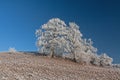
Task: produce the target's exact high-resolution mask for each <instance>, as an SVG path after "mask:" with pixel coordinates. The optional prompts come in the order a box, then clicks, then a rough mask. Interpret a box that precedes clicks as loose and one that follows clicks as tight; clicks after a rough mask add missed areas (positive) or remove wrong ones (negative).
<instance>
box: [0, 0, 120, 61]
mask: <svg viewBox="0 0 120 80" xmlns="http://www.w3.org/2000/svg"><path fill="white" fill-rule="evenodd" d="M56 17H58V18H60V19H62V20H64V21H65V22H69V21H73V22H76V23H77V24H78V25H79V26H80V30H81V32H82V33H83V35H84V37H86V38H92V40H93V41H94V46H95V47H97V48H98V53H101V52H105V53H107V54H108V55H110V56H111V57H113V58H114V60H115V62H116V63H117V62H118V61H119V62H120V1H119V0H0V51H6V50H8V48H9V47H15V48H16V49H17V50H20V51H23V50H24V51H35V50H37V48H36V46H35V41H36V37H35V34H34V33H35V30H36V29H38V28H39V27H40V26H41V25H42V24H44V23H46V22H47V21H48V20H49V19H51V18H56Z"/></svg>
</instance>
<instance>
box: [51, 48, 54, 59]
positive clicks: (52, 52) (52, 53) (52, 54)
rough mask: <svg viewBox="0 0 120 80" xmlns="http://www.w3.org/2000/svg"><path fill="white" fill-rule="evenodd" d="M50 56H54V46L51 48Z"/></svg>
mask: <svg viewBox="0 0 120 80" xmlns="http://www.w3.org/2000/svg"><path fill="white" fill-rule="evenodd" d="M50 57H51V58H53V57H54V48H53V47H52V48H51V53H50Z"/></svg>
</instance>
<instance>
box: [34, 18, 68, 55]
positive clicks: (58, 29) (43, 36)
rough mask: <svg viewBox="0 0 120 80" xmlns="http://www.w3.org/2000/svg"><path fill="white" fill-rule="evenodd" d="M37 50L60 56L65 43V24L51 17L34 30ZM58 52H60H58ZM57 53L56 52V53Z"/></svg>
mask: <svg viewBox="0 0 120 80" xmlns="http://www.w3.org/2000/svg"><path fill="white" fill-rule="evenodd" d="M36 35H37V37H38V40H37V46H38V47H39V51H40V52H42V53H45V54H49V53H50V56H51V57H53V56H54V55H57V56H62V53H64V46H65V43H66V40H65V38H64V37H65V36H66V35H67V33H66V24H65V23H64V22H63V21H61V20H60V19H58V18H55V19H51V20H49V22H48V23H47V24H44V25H42V28H41V29H38V30H36ZM59 52H60V53H59ZM57 53H58V54H57Z"/></svg>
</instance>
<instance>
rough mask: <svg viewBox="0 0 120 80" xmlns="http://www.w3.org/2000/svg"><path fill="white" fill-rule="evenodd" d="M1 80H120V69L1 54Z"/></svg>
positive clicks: (58, 59) (55, 59) (6, 53)
mask: <svg viewBox="0 0 120 80" xmlns="http://www.w3.org/2000/svg"><path fill="white" fill-rule="evenodd" d="M0 80H120V69H118V68H103V67H97V66H93V65H81V64H79V63H75V62H72V61H70V60H65V59H61V58H49V57H47V56H38V55H34V54H24V53H21V52H16V53H9V52H3V53H0Z"/></svg>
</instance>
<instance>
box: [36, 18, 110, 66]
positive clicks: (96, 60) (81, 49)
mask: <svg viewBox="0 0 120 80" xmlns="http://www.w3.org/2000/svg"><path fill="white" fill-rule="evenodd" d="M36 36H37V37H38V38H37V46H38V49H39V52H40V53H44V54H47V55H50V56H51V57H54V56H61V57H65V58H69V59H72V60H74V61H76V62H82V63H87V64H90V63H92V64H94V65H98V66H99V65H102V66H106V65H111V63H112V58H110V57H109V56H107V55H106V54H103V55H100V56H99V55H97V48H95V47H94V46H93V42H92V40H91V39H88V40H87V39H83V38H82V36H83V35H82V33H81V32H80V29H79V26H78V25H77V24H75V23H73V22H70V23H69V25H68V26H67V25H66V24H65V22H64V21H62V20H60V19H59V18H53V19H51V20H49V21H48V22H47V23H46V24H44V25H42V26H41V28H40V29H38V30H36Z"/></svg>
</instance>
